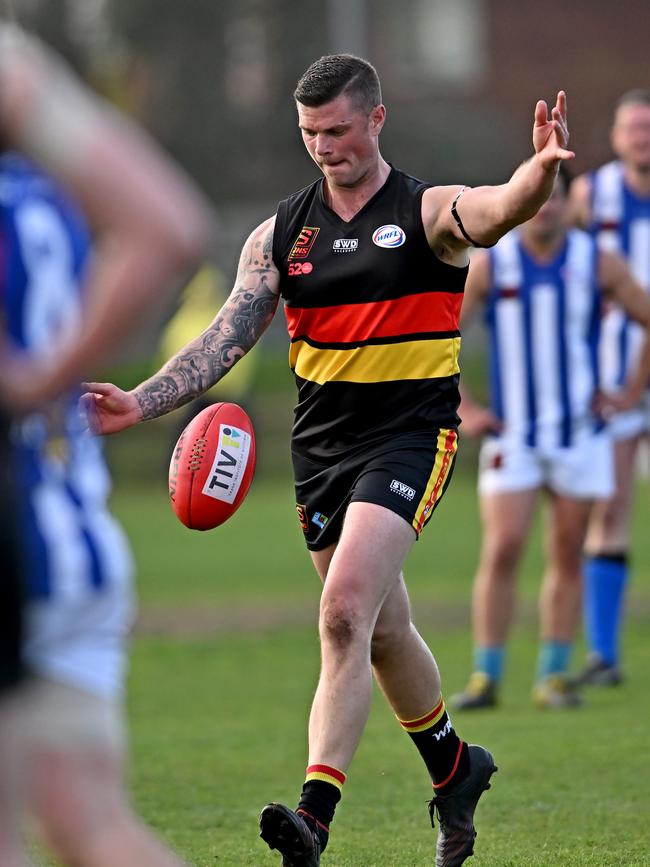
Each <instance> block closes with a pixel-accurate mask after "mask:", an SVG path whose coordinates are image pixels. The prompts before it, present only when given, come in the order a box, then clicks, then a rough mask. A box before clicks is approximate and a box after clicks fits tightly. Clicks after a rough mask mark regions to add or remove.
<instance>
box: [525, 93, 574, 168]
mask: <svg viewBox="0 0 650 867" xmlns="http://www.w3.org/2000/svg"><path fill="white" fill-rule="evenodd" d="M568 143H569V127H568V124H567V109H566V93H565V92H564V91H563V90H561V91H560V92H559V93H558V95H557V100H556V103H555V106H554V107H553V109H552V111H551V117H550V119H549V116H548V107H547V105H546V103H545V102H544V100H543V99H540V100H539V102H538V103H537V105H536V106H535V125H534V126H533V146H534V148H535V153H536V154H537V155H538V156H539V157H540V158H541V160H542V163H543V165H544V166H545V167H547V168H551V167H552V166H553V165H554V164H555V163H557V162H558V160H572V159H573V158H574V156H575V153H574V152H573V151H570V150H567V145H568Z"/></svg>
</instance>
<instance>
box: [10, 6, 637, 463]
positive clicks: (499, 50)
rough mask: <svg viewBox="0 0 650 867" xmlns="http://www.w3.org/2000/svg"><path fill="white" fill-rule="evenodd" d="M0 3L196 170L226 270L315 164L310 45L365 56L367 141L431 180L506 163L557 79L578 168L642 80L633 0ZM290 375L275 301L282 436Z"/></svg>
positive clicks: (265, 363) (519, 152)
mask: <svg viewBox="0 0 650 867" xmlns="http://www.w3.org/2000/svg"><path fill="white" fill-rule="evenodd" d="M0 3H4V4H5V12H6V14H10V13H13V14H14V15H15V17H16V18H17V20H18V21H19V22H20V23H22V24H24V25H25V26H27V27H29V28H31V29H32V30H34V31H35V32H36V33H38V34H39V35H41V36H42V37H43V38H45V39H46V40H47V41H49V42H50V43H51V44H52V45H54V46H55V47H56V48H57V49H59V50H60V51H61V52H62V53H63V54H64V55H65V56H66V57H67V58H68V59H69V61H70V62H71V63H72V64H73V65H74V66H75V67H76V69H77V70H78V71H80V72H81V73H82V75H83V76H84V77H85V78H86V79H87V80H88V81H90V82H91V83H92V84H93V85H94V86H95V87H96V88H97V89H98V90H99V91H101V92H103V93H104V94H105V95H106V96H107V97H108V98H110V99H111V100H112V101H114V102H115V103H116V104H118V105H119V106H120V107H121V108H123V109H125V110H126V111H128V112H129V113H131V114H133V115H134V116H135V117H136V118H137V119H138V120H139V121H140V122H141V123H143V124H144V125H145V126H146V127H147V128H148V129H149V130H150V131H151V132H152V133H153V134H154V135H155V136H156V137H157V138H158V139H159V140H160V141H161V142H162V143H163V144H164V146H165V147H166V148H167V149H168V150H169V151H170V152H171V153H172V154H173V155H174V156H175V157H176V158H177V159H178V160H179V161H180V162H181V164H182V165H184V166H185V168H186V169H187V170H188V171H189V173H190V174H191V175H192V176H193V177H194V178H195V179H196V180H197V181H198V183H199V184H200V185H201V186H202V187H203V189H204V190H205V191H206V192H207V194H208V195H209V197H210V198H211V199H212V200H213V202H214V203H215V205H216V206H217V209H218V212H219V216H220V226H221V233H220V234H221V244H220V248H219V250H216V251H215V260H216V262H217V263H218V265H219V268H220V270H221V273H222V276H223V281H224V283H225V284H226V285H227V284H228V283H229V282H230V280H231V279H232V276H233V275H234V271H235V267H236V263H237V258H238V253H239V249H240V247H241V243H242V242H243V239H244V238H245V236H246V235H247V234H248V232H250V231H251V229H252V228H253V227H254V226H255V225H257V224H258V223H259V222H260V221H261V220H262V219H264V218H265V217H267V216H269V215H270V214H272V213H273V212H274V210H275V207H276V203H277V201H278V200H279V199H280V198H283V197H284V196H286V195H287V194H288V193H290V192H292V191H294V190H296V189H299V188H300V187H302V186H304V185H306V184H308V183H310V182H311V181H312V180H314V179H315V178H316V176H317V170H316V169H315V167H314V166H313V164H312V163H311V161H310V160H309V158H308V157H307V155H306V153H305V152H304V147H303V145H302V142H301V140H300V136H299V135H298V131H297V126H296V117H295V108H294V106H293V101H292V96H291V95H292V91H293V88H294V86H295V83H296V80H297V79H298V77H299V76H300V74H301V73H302V72H303V71H304V69H305V68H306V67H307V66H308V65H309V63H311V62H312V61H313V60H314V59H316V58H317V57H319V56H320V55H322V54H325V53H331V52H340V51H350V52H353V53H356V54H361V55H363V56H365V57H367V58H368V59H370V60H371V61H372V62H373V63H374V64H375V65H376V66H377V68H378V71H379V73H380V77H381V80H382V86H383V95H384V101H385V102H386V104H387V106H388V119H387V124H386V127H385V129H384V132H383V134H382V153H383V154H384V156H385V157H386V158H387V159H388V160H390V161H391V162H394V163H395V164H397V165H399V166H400V167H401V168H404V169H406V170H407V171H409V172H411V173H412V174H414V175H417V176H419V177H422V178H423V179H425V180H429V181H431V182H433V183H457V182H461V181H462V182H463V183H467V184H470V185H476V184H480V183H499V182H501V181H504V180H506V179H507V178H508V177H509V175H510V174H511V173H512V171H513V170H514V169H515V168H516V166H517V165H518V164H519V163H520V162H521V161H522V160H523V159H525V158H526V157H527V156H528V155H529V154H530V150H531V145H530V131H531V125H532V115H533V109H534V106H535V102H536V100H537V99H540V98H542V99H546V100H547V101H548V102H552V101H553V100H554V99H555V94H556V92H557V90H558V89H560V88H564V89H566V90H567V92H568V96H569V112H570V125H571V129H572V147H573V148H574V149H575V150H576V152H577V158H576V161H575V165H574V170H575V171H584V170H586V169H589V168H591V167H595V166H596V165H598V164H599V163H600V162H602V161H604V160H605V159H607V158H608V157H609V155H610V151H609V144H608V128H609V124H610V120H611V113H612V106H613V103H614V101H615V99H616V98H617V97H618V96H619V95H620V93H622V92H623V91H625V90H627V89H629V88H632V87H639V86H648V85H649V81H648V78H649V75H648V61H647V39H646V28H645V27H644V26H642V21H644V20H645V18H646V15H647V0H573V2H571V3H563V2H560V0H548V2H546V3H545V4H543V5H542V6H540V4H539V3H537V2H535V0H401V2H399V3H396V2H395V0H320V2H313V0H312V2H309V3H304V2H298V0H183V2H180V0H0ZM0 8H1V6H0ZM172 312H173V311H169V313H170V314H171V313H172ZM163 324H164V323H163V321H160V322H154V323H143V329H142V335H141V339H140V341H139V343H138V345H137V346H136V347H134V349H133V352H132V356H133V359H132V364H131V366H130V368H129V369H128V370H126V369H125V370H122V371H121V372H120V373H119V374H117V375H118V376H121V377H122V380H121V384H131V382H130V381H129V380H134V379H135V380H137V379H139V378H141V377H142V376H143V375H146V374H148V373H150V372H152V371H153V369H154V365H155V366H157V365H158V363H159V361H160V358H159V356H157V355H156V353H155V347H156V341H157V336H158V333H159V331H160V330H161V329H162V326H163ZM206 324H207V323H206ZM480 347H481V341H480V339H478V338H477V337H476V336H475V334H474V332H473V331H472V332H471V333H470V335H469V339H467V340H466V341H465V349H464V359H465V370H466V371H469V372H470V375H471V371H472V369H473V368H480ZM291 388H292V380H291V376H290V375H289V373H288V371H287V370H286V336H285V334H284V323H283V317H282V316H281V315H279V316H277V317H276V321H275V323H274V325H273V327H272V328H271V329H270V333H269V335H267V336H266V337H265V339H264V342H263V346H262V351H261V352H260V361H259V362H258V364H257V373H256V376H255V387H254V390H253V391H254V398H253V402H254V403H255V404H256V406H257V407H258V411H259V412H261V413H262V414H263V417H264V424H265V425H267V424H268V425H270V426H271V428H274V426H275V425H276V424H277V425H279V428H278V430H279V432H281V434H282V436H284V434H285V433H286V425H287V424H288V423H289V418H288V416H289V414H288V412H284V407H285V405H286V406H287V407H290V405H291V400H292V394H291ZM280 403H281V404H282V411H278V410H279V404H280ZM280 418H281V419H283V422H282V424H284V427H282V425H281V424H280V423H279V422H278V419H280ZM137 466H138V468H139V469H140V470H141V469H142V466H143V464H142V462H141V461H140V462H137Z"/></svg>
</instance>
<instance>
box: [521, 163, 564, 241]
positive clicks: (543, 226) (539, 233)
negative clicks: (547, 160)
mask: <svg viewBox="0 0 650 867" xmlns="http://www.w3.org/2000/svg"><path fill="white" fill-rule="evenodd" d="M566 219H567V194H566V189H565V187H564V181H563V180H562V179H561V178H558V180H556V182H555V186H554V187H553V192H552V193H551V196H550V198H549V199H547V201H546V202H544V204H543V205H542V207H541V208H540V209H539V211H538V212H537V213H536V214H535V216H534V217H533V218H532V219H530V220H528V222H527V223H525V224H524V226H522V231H523V232H524V234H526V235H528V237H529V238H531V239H534V240H536V241H539V242H549V241H553V240H555V239H556V238H558V237H559V236H560V235H561V234H562V233H563V232H564V230H565V228H566Z"/></svg>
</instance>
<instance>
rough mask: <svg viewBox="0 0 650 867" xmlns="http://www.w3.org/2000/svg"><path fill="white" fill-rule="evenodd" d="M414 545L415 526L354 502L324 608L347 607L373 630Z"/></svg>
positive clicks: (327, 584)
mask: <svg viewBox="0 0 650 867" xmlns="http://www.w3.org/2000/svg"><path fill="white" fill-rule="evenodd" d="M414 541H415V531H414V529H413V527H412V526H411V525H410V524H409V523H408V522H407V521H406V519H405V518H403V517H401V516H400V515H398V514H396V513H395V512H392V511H391V510H390V509H387V508H386V507H385V506H379V505H377V504H376V503H366V502H352V503H350V505H349V506H348V509H347V512H346V515H345V520H344V522H343V530H342V533H341V538H340V539H339V542H338V545H337V547H336V551H335V552H334V556H333V557H332V560H331V563H330V565H329V570H328V572H327V578H326V581H325V586H324V589H323V597H322V607H327V606H328V605H332V604H334V605H337V606H342V607H344V608H346V609H349V610H350V611H351V612H354V617H355V618H356V619H358V620H360V621H362V622H365V623H366V624H369V625H371V626H372V627H374V624H375V622H376V619H377V616H378V614H379V611H380V609H381V607H382V605H383V603H384V601H385V600H386V598H387V596H388V595H389V593H390V592H391V591H392V590H393V589H394V588H395V587H396V586H397V584H398V582H399V580H400V574H401V570H402V565H403V563H404V561H405V559H406V556H407V554H408V552H409V550H410V549H411V547H412V545H413V542H414Z"/></svg>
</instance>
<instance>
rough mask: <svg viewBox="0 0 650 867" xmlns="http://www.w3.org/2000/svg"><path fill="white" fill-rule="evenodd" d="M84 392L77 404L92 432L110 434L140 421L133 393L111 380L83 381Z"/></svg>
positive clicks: (140, 416) (140, 415)
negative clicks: (123, 389)
mask: <svg viewBox="0 0 650 867" xmlns="http://www.w3.org/2000/svg"><path fill="white" fill-rule="evenodd" d="M82 385H83V387H84V388H85V389H86V393H85V394H82V395H81V398H80V399H79V405H80V408H81V411H82V413H83V414H84V415H85V416H86V419H87V420H88V427H89V428H90V430H91V431H92V433H94V434H100V435H101V434H112V433H117V432H118V431H121V430H125V429H126V428H128V427H131V426H132V425H134V424H137V423H138V422H140V421H142V410H141V409H140V404H139V403H138V401H137V398H136V397H135V395H134V394H133V393H132V392H130V391H122V389H121V388H118V387H117V386H116V385H113V384H112V383H111V382H84V383H82Z"/></svg>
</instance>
